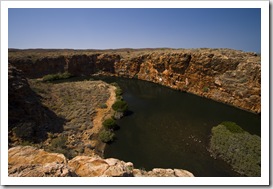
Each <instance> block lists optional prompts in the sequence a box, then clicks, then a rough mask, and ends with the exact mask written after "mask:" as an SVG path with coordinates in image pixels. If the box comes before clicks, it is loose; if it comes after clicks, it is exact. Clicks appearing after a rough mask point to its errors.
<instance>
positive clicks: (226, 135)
mask: <svg viewBox="0 0 273 189" xmlns="http://www.w3.org/2000/svg"><path fill="white" fill-rule="evenodd" d="M211 132H212V136H211V139H210V147H209V150H210V152H211V154H212V155H213V156H214V157H215V158H216V157H219V158H221V159H223V160H224V161H226V162H227V163H229V164H230V165H231V166H232V168H233V169H234V170H235V171H237V172H238V173H240V174H242V175H244V176H250V177H259V176H261V138H260V137H259V136H257V135H251V134H249V133H248V132H246V131H244V130H243V129H242V128H241V127H240V126H238V125H237V124H236V123H234V122H223V123H221V124H219V125H218V126H216V127H213V128H212V130H211Z"/></svg>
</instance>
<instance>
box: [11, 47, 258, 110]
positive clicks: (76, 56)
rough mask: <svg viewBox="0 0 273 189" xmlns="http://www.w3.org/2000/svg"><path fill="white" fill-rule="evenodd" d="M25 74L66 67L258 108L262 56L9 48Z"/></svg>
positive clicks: (231, 52) (214, 51) (203, 51)
mask: <svg viewBox="0 0 273 189" xmlns="http://www.w3.org/2000/svg"><path fill="white" fill-rule="evenodd" d="M9 62H10V63H11V64H13V65H14V66H16V67H17V68H19V69H21V70H22V71H23V72H24V73H25V74H26V76H27V77H29V78H37V77H42V76H44V75H46V74H54V73H58V72H65V71H67V72H69V73H71V74H73V75H78V76H81V75H92V74H96V73H101V74H104V75H114V76H120V77H129V78H138V79H142V80H146V81H151V82H154V83H159V84H161V85H164V86H168V87H171V88H173V89H177V90H181V91H185V92H189V93H193V94H196V95H199V96H203V97H206V98H209V99H213V100H216V101H219V102H223V103H226V104H229V105H232V106H235V107H238V108H241V109H244V110H247V111H251V112H254V113H260V112H261V57H260V56H259V55H257V54H256V53H249V52H243V51H238V50H232V49H140V50H133V49H121V50H107V51H92V50H86V51H75V50H67V51H65V50H14V49H10V51H9ZM34 70H35V71H34Z"/></svg>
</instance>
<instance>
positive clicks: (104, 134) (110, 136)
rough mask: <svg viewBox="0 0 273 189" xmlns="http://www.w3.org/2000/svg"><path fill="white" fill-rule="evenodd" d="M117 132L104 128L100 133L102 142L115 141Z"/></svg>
mask: <svg viewBox="0 0 273 189" xmlns="http://www.w3.org/2000/svg"><path fill="white" fill-rule="evenodd" d="M114 137H115V134H114V133H113V132H111V131H108V130H102V131H100V133H99V138H100V140H101V141H102V142H104V143H108V142H112V141H114Z"/></svg>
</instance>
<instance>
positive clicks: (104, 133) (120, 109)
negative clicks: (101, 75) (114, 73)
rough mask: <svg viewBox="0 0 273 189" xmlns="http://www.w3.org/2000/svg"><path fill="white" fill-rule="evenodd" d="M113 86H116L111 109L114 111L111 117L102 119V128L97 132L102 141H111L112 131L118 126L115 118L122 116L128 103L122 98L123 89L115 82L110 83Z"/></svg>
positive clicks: (112, 138)
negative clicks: (114, 100) (114, 98)
mask: <svg viewBox="0 0 273 189" xmlns="http://www.w3.org/2000/svg"><path fill="white" fill-rule="evenodd" d="M111 84H112V85H113V86H115V87H116V90H115V94H116V102H115V103H114V104H113V105H112V109H113V110H114V111H115V112H114V114H113V115H112V118H108V119H106V120H104V122H103V123H102V125H103V127H104V128H103V129H102V130H101V131H100V133H99V138H100V140H101V141H102V142H104V143H109V142H113V141H114V138H115V134H114V133H113V131H114V130H115V129H117V128H118V125H117V124H116V121H115V119H120V118H121V117H123V115H124V113H126V111H128V104H127V103H126V102H125V101H124V100H123V98H122V94H123V91H122V89H121V88H120V87H119V85H118V84H117V83H111Z"/></svg>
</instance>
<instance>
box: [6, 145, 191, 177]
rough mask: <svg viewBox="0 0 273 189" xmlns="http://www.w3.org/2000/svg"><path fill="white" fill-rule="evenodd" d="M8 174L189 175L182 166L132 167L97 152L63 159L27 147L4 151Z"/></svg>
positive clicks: (40, 175) (38, 175) (55, 154)
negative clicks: (145, 169) (164, 167)
mask: <svg viewBox="0 0 273 189" xmlns="http://www.w3.org/2000/svg"><path fill="white" fill-rule="evenodd" d="M8 161H9V166H8V175H9V176H10V177H125V176H127V177H136V176H138V177H146V176H149V177H159V176H162V177H193V174H192V173H190V172H188V171H186V170H182V169H174V170H173V169H153V170H152V171H148V172H147V171H143V170H139V169H135V168H134V165H133V164H132V163H131V162H124V161H121V160H118V159H114V158H108V159H102V158H101V157H99V156H97V155H93V156H76V157H75V158H73V159H72V160H69V161H68V160H67V159H66V158H65V156H64V155H63V154H58V153H49V152H46V151H44V150H41V149H37V148H34V147H31V146H17V147H14V148H10V149H9V152H8Z"/></svg>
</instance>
